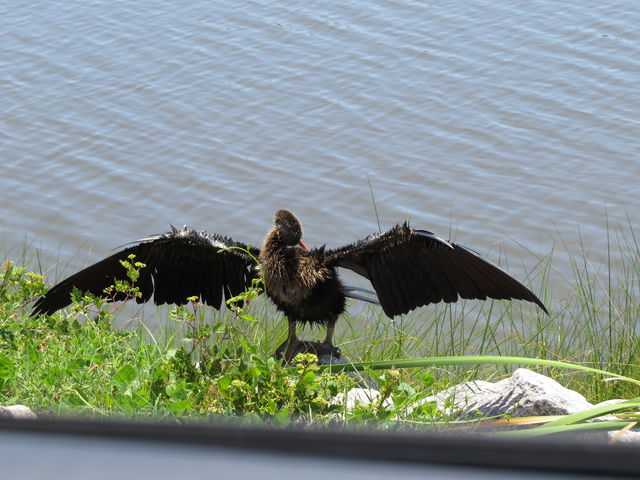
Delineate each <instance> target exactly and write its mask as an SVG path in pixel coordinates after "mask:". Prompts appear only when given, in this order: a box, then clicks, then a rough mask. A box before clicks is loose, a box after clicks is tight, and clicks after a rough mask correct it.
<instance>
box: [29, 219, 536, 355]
mask: <svg viewBox="0 0 640 480" xmlns="http://www.w3.org/2000/svg"><path fill="white" fill-rule="evenodd" d="M274 223H275V225H274V227H273V228H272V229H271V230H270V231H269V233H268V234H267V236H266V238H265V241H264V245H263V246H262V248H261V249H257V248H253V247H247V245H245V244H243V243H240V242H236V241H234V240H232V239H230V238H226V237H223V236H221V235H218V234H211V233H207V232H198V231H195V230H189V229H187V228H186V227H183V228H182V229H179V230H178V229H176V228H172V231H171V232H169V233H166V234H163V235H155V236H152V237H149V238H145V239H143V240H140V241H139V243H137V244H135V245H133V246H131V247H128V248H125V249H124V250H121V251H119V252H118V253H115V254H114V255H111V256H110V257H108V258H105V259H104V260H102V261H100V262H98V263H96V264H94V265H92V266H90V267H87V268H85V269H84V270H81V271H80V272H78V273H76V274H74V275H72V276H70V277H69V278H67V279H65V280H63V281H61V282H60V283H58V284H57V285H55V286H54V287H52V288H51V289H50V290H49V291H48V292H47V293H46V294H45V295H44V296H43V297H42V298H40V299H38V301H37V302H36V304H35V306H34V313H36V314H41V313H46V314H51V313H53V312H55V311H56V310H58V309H60V308H63V307H65V306H66V305H68V304H69V303H70V302H71V299H70V295H71V292H72V291H73V289H74V288H77V289H79V290H81V291H88V292H91V293H93V294H94V295H98V296H103V297H104V296H105V294H104V289H105V288H106V287H108V286H110V285H112V284H113V283H114V281H115V280H116V279H118V280H122V279H126V272H125V270H124V268H123V267H122V265H121V264H120V260H124V259H127V257H128V256H129V255H130V254H135V260H136V261H139V262H142V263H144V264H145V265H146V267H145V268H143V269H142V270H141V272H140V277H139V279H138V281H137V284H136V286H137V287H138V288H139V289H140V292H141V293H142V296H141V297H140V298H137V301H138V303H142V302H146V301H147V300H149V299H150V298H151V296H153V299H154V302H155V303H156V304H158V305H159V304H163V303H175V304H184V303H186V302H187V298H189V297H193V296H196V297H199V298H200V299H201V300H202V301H203V302H204V303H206V304H208V305H211V306H213V307H215V308H217V309H219V308H220V305H221V302H222V298H223V295H224V298H225V299H229V298H231V297H233V296H236V295H238V294H239V293H241V292H242V291H244V289H245V288H247V286H249V285H250V284H251V280H252V279H253V278H255V277H256V276H258V275H260V276H262V278H263V279H264V284H265V289H266V294H267V295H268V296H269V298H271V300H272V301H273V302H274V303H275V305H276V306H277V308H278V309H279V310H280V311H282V312H283V313H284V314H285V315H286V317H287V320H288V322H289V333H288V337H287V340H286V341H285V342H284V343H283V344H282V345H281V346H280V347H279V348H278V350H277V352H276V355H277V356H279V357H284V358H285V359H286V360H290V359H291V358H292V357H293V356H294V355H295V354H296V353H297V352H298V351H300V350H301V349H303V348H304V347H307V346H309V345H311V344H312V343H314V342H302V341H300V340H298V338H297V337H296V323H306V322H311V323H319V324H322V325H326V327H327V336H326V338H325V340H324V342H323V343H321V344H318V343H315V347H316V348H315V350H323V351H326V352H332V351H334V352H338V355H339V350H337V349H335V347H333V330H334V326H335V323H336V321H337V319H338V316H339V315H340V314H341V313H342V312H343V311H344V310H345V299H346V297H352V298H357V299H360V300H369V301H371V300H370V299H367V298H366V297H362V296H361V295H358V294H356V293H354V290H358V289H356V288H353V287H346V286H345V285H343V283H342V282H341V281H340V279H339V277H338V272H337V267H343V268H348V269H350V270H353V271H354V272H356V273H357V274H359V275H362V276H363V277H365V278H367V279H368V280H369V281H370V282H371V285H372V286H373V288H374V290H375V294H377V297H378V301H379V304H380V305H381V306H382V309H383V310H384V312H385V314H386V315H387V316H389V317H394V316H396V315H399V314H401V313H407V312H409V311H410V310H412V309H414V308H416V307H419V306H422V305H427V304H429V303H436V302H440V301H443V302H455V301H456V300H457V299H458V298H459V297H461V298H476V299H486V298H495V299H520V300H526V301H529V302H533V303H535V304H536V305H538V306H539V307H540V308H541V309H542V310H543V311H544V312H547V309H546V308H545V306H544V305H543V304H542V302H541V301H540V300H539V299H538V297H536V295H534V294H533V292H531V291H530V290H529V289H528V288H527V287H525V286H524V285H522V284H521V283H520V282H518V281H517V280H516V279H514V278H513V277H511V276H510V275H509V274H507V273H506V272H505V271H503V270H502V269H501V268H499V267H497V266H495V265H493V264H491V263H489V262H487V261H486V260H483V259H482V258H480V257H479V256H478V255H477V254H476V253H474V252H472V251H471V250H469V249H467V248H465V247H463V246H461V245H457V244H455V243H453V242H450V241H447V240H444V239H442V238H440V237H437V236H436V235H434V234H433V233H431V232H428V231H426V230H415V229H413V228H411V227H409V225H408V224H407V223H406V222H405V223H404V224H402V225H396V226H395V227H393V228H391V229H390V230H388V231H387V232H384V233H379V234H373V235H370V236H368V237H367V238H365V239H362V240H359V241H357V242H355V243H352V244H351V245H347V246H344V247H341V248H337V249H333V250H332V249H326V248H325V247H321V248H313V249H311V250H309V249H307V247H306V246H305V244H304V243H303V242H302V226H301V224H300V221H299V220H298V219H297V218H296V216H295V215H294V214H292V213H291V212H289V211H287V210H278V211H277V212H276V214H275V217H274ZM229 247H240V248H229ZM253 258H258V259H259V266H258V265H256V264H255V262H254V260H253ZM370 293H373V292H370ZM108 298H109V299H113V300H119V299H121V298H117V296H116V298H113V297H108ZM374 302H375V303H378V302H376V301H374Z"/></svg>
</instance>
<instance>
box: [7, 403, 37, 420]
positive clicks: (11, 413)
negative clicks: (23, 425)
mask: <svg viewBox="0 0 640 480" xmlns="http://www.w3.org/2000/svg"><path fill="white" fill-rule="evenodd" d="M0 418H20V419H34V418H37V415H36V414H35V413H33V411H31V409H30V408H29V407H25V406H24V405H10V406H8V407H2V406H0Z"/></svg>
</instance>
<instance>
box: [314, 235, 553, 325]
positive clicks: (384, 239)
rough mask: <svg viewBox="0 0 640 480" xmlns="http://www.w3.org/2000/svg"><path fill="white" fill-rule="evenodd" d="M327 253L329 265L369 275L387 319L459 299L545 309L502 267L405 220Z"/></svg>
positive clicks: (364, 275)
mask: <svg viewBox="0 0 640 480" xmlns="http://www.w3.org/2000/svg"><path fill="white" fill-rule="evenodd" d="M325 255H326V261H327V263H328V264H329V265H333V266H338V267H344V268H348V269H350V270H353V271H354V272H356V273H358V274H359V275H362V276H363V277H365V278H367V279H369V280H370V281H371V284H372V285H373V288H374V289H375V291H376V293H377V295H378V299H379V300H380V304H381V305H382V308H383V309H384V312H385V313H386V314H387V315H388V316H389V317H393V316H395V315H398V314H401V313H407V312H408V311H410V310H412V309H414V308H416V307H419V306H422V305H427V304H429V303H437V302H441V301H443V302H447V303H448V302H455V301H456V300H457V299H458V297H461V298H477V299H482V300H484V299H486V298H487V297H488V298H496V299H509V298H513V299H520V300H526V301H529V302H533V303H535V304H536V305H538V306H539V307H540V308H541V309H542V310H544V311H545V313H547V309H546V308H545V306H544V305H543V304H542V302H541V301H540V300H539V299H538V297H536V296H535V295H534V294H533V292H531V291H530V290H529V289H528V288H527V287H525V286H524V285H522V284H521V283H520V282H518V281H517V280H516V279H515V278H513V277H512V276H510V275H509V274H508V273H506V272H505V271H504V270H502V269H501V268H500V267H497V266H496V265H493V264H492V263H489V262H488V261H486V260H483V259H482V258H481V257H480V256H478V255H477V254H476V253H474V252H472V251H471V250H469V249H468V248H465V247H463V246H461V245H456V244H455V243H453V242H449V241H447V240H444V239H442V238H439V237H437V236H436V235H434V234H433V233H431V232H427V231H426V230H414V229H412V228H410V227H409V226H408V225H407V224H406V223H405V224H403V225H396V226H395V227H393V228H392V229H391V230H389V231H387V232H385V233H381V234H374V235H370V236H369V237H367V238H365V239H364V240H360V241H358V242H356V243H354V244H351V245H347V246H345V247H342V248H339V249H336V250H327V251H326V253H325Z"/></svg>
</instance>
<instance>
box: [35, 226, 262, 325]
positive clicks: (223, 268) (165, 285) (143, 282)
mask: <svg viewBox="0 0 640 480" xmlns="http://www.w3.org/2000/svg"><path fill="white" fill-rule="evenodd" d="M171 228H172V229H171V231H170V232H168V233H166V234H162V235H155V236H152V237H149V238H145V239H144V240H140V243H138V244H136V245H133V246H131V247H129V248H126V249H124V250H121V251H119V252H117V253H115V254H113V255H111V256H110V257H107V258H105V259H104V260H101V261H100V262H98V263H96V264H94V265H91V266H90V267H87V268H85V269H84V270H81V271H79V272H78V273H76V274H74V275H72V276H70V277H69V278H67V279H65V280H62V281H61V282H60V283H58V284H57V285H55V286H53V287H52V288H51V289H50V290H49V291H48V292H47V293H46V294H45V295H44V296H43V297H41V298H40V299H38V301H37V302H36V303H35V305H34V313H35V314H41V313H46V314H51V313H53V312H55V311H56V310H59V309H61V308H63V307H65V306H67V305H69V303H71V298H70V296H71V292H72V291H73V289H74V288H77V289H78V290H80V291H83V292H90V293H93V294H94V295H97V296H100V297H105V294H104V289H105V288H107V287H108V286H110V285H113V284H114V282H115V280H127V275H126V270H125V268H124V267H123V266H122V264H121V263H120V260H127V257H128V256H129V255H131V254H134V255H135V261H136V262H142V263H144V264H145V265H146V267H144V268H143V269H142V270H141V271H140V277H139V279H138V280H137V282H136V284H135V285H136V286H137V287H138V288H139V289H140V292H141V293H142V297H141V298H137V299H136V301H137V302H138V303H143V302H146V301H147V300H149V299H150V298H151V297H152V296H153V300H154V302H155V304H156V305H160V304H163V303H175V304H184V303H186V302H187V300H186V299H187V298H189V297H192V296H196V297H200V299H201V300H202V301H203V302H204V303H206V304H208V305H211V306H213V307H215V308H217V309H219V308H220V304H221V302H222V297H223V295H224V298H225V299H229V298H231V297H233V296H235V295H238V294H240V293H241V292H243V291H244V290H245V289H246V287H247V286H248V285H250V284H251V279H252V278H254V277H255V276H256V268H255V267H256V265H255V262H254V261H253V259H252V258H251V256H250V255H248V254H247V253H246V252H243V251H241V250H238V249H230V250H224V251H221V250H222V249H226V248H228V247H240V248H244V249H246V248H247V246H246V245H245V244H243V243H239V242H235V241H233V240H231V239H230V238H226V237H223V236H220V235H217V234H211V233H207V232H197V231H195V230H189V229H187V228H186V227H183V228H182V229H180V230H178V229H176V228H174V227H171ZM250 252H251V254H252V255H253V256H254V257H257V255H258V253H259V250H258V249H256V248H252V249H251V250H250ZM122 299H123V298H118V297H116V298H115V299H114V300H122Z"/></svg>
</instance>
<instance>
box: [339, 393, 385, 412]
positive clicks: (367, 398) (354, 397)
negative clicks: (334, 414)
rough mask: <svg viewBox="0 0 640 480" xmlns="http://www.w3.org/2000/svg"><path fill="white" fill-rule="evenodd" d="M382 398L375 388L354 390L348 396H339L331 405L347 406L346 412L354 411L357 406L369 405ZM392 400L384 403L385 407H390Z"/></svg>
mask: <svg viewBox="0 0 640 480" xmlns="http://www.w3.org/2000/svg"><path fill="white" fill-rule="evenodd" d="M379 398H380V392H379V391H378V390H376V389H374V388H352V389H351V390H349V391H348V392H347V393H346V394H344V393H339V394H337V395H336V396H335V397H334V398H333V401H332V402H331V403H337V404H340V405H345V407H346V410H353V409H354V408H355V407H356V405H368V404H370V403H375V402H377V401H378V399H379ZM390 402H391V401H390V399H388V398H387V399H386V400H385V401H384V402H383V405H384V406H388V405H390Z"/></svg>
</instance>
